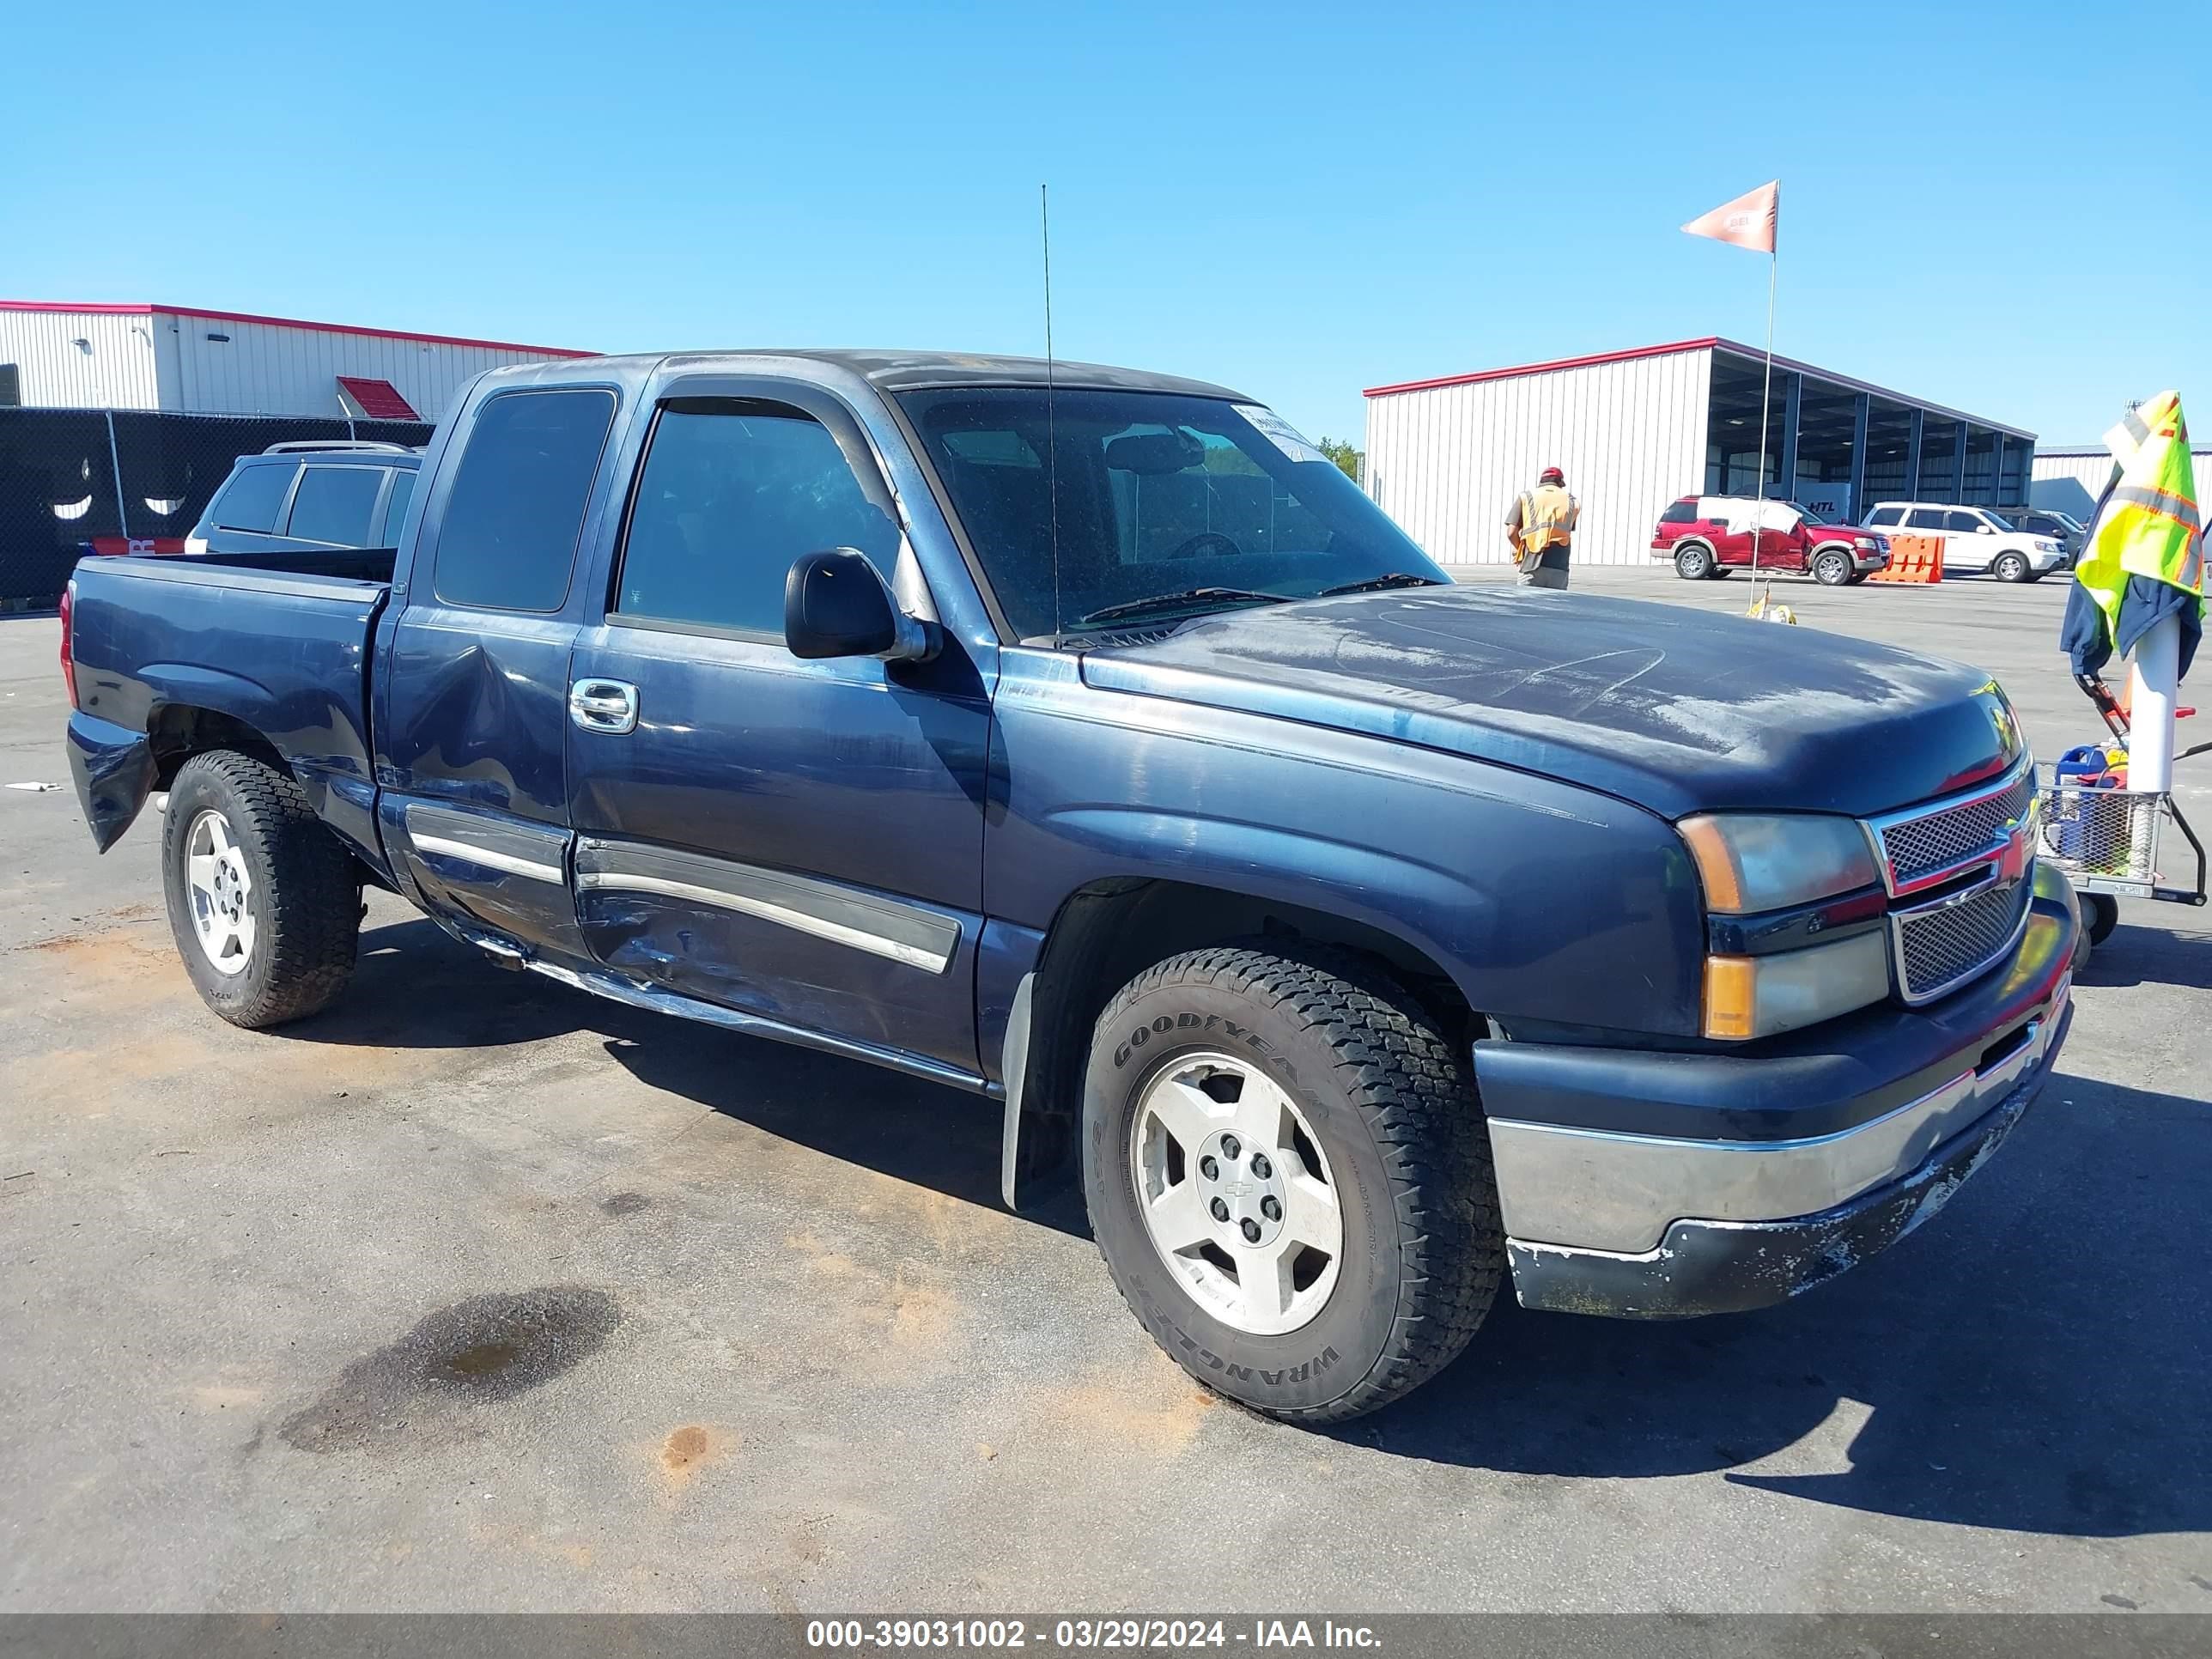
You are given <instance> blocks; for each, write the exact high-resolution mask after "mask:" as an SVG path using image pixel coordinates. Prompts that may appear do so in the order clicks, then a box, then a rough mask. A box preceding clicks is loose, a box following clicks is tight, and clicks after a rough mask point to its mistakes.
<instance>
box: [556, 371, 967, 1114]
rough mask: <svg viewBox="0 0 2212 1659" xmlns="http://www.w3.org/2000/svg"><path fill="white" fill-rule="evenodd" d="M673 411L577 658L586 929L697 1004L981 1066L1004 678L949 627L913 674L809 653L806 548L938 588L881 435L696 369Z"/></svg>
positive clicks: (578, 805) (833, 411) (667, 404)
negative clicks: (990, 833) (993, 675)
mask: <svg viewBox="0 0 2212 1659" xmlns="http://www.w3.org/2000/svg"><path fill="white" fill-rule="evenodd" d="M649 419H650V426H649V428H647V431H646V433H645V435H644V440H643V447H642V453H641V458H640V459H639V461H638V463H637V466H636V477H637V481H636V484H635V489H634V490H633V491H632V499H631V504H630V507H629V515H628V518H627V520H626V522H624V523H623V524H622V525H621V526H619V528H618V533H617V539H616V545H615V546H614V548H613V549H612V554H611V581H610V583H609V584H608V587H607V591H606V593H605V616H604V620H603V621H600V622H599V623H597V625H594V626H589V627H586V629H584V630H583V632H582V633H581V634H580V635H579V636H578V639H577V642H576V650H575V656H574V664H573V669H572V674H571V678H572V681H573V698H572V703H571V715H570V719H569V720H568V726H567V731H566V733H565V735H566V738H567V742H568V755H569V767H568V770H569V780H570V805H569V814H568V816H569V818H570V821H571V823H572V824H573V826H574V829H575V831H576V836H577V839H576V845H575V854H574V861H575V883H576V908H577V913H578V915H579V917H580V921H581V926H582V929H583V933H584V937H585V939H586V940H587V942H588V944H589V946H590V949H591V951H592V953H593V954H594V955H595V956H596V957H598V958H599V960H600V961H602V962H604V963H606V964H607V965H609V966H610V967H612V968H615V969H619V970H622V971H624V972H627V973H630V974H635V975H638V976H640V977H641V978H645V979H648V980H651V981H656V982H658V983H659V984H661V985H664V986H665V987H669V988H671V989H672V990H675V991H678V992H680V993H682V994H685V995H689V996H693V997H699V998H704V999H707V1000H711V1001H714V1002H716V1003H720V1004H721V1005H723V1006H728V1007H732V1008H736V1009H738V1010H741V1011H744V1012H750V1013H752V1014H756V1015H758V1016H761V1017H763V1018H769V1019H773V1020H775V1021H777V1022H779V1023H781V1024H785V1025H787V1026H794V1027H798V1028H800V1029H802V1030H808V1031H812V1032H817V1033H823V1034H826V1035H829V1036H836V1037H840V1038H843V1039H846V1040H848V1041H851V1042H858V1043H862V1044H866V1045H867V1046H868V1047H869V1048H872V1049H874V1050H878V1051H881V1052H889V1053H891V1054H898V1055H904V1056H907V1057H908V1058H909V1059H910V1060H916V1061H920V1062H921V1063H922V1065H923V1069H928V1067H929V1066H931V1065H934V1066H938V1067H940V1068H946V1069H949V1070H951V1071H955V1072H958V1073H963V1074H972V1073H975V1072H976V1070H977V1069H978V1067H977V1060H976V1042H975V947H976V941H977V938H978V934H979V931H980V928H981V914H980V912H981V902H982V901H981V882H982V853H983V801H984V769H985V763H986V757H987V744H988V737H989V729H990V705H989V702H988V699H987V696H986V695H985V692H984V688H983V686H982V685H981V682H980V680H979V679H978V677H977V674H976V671H975V667H974V666H973V665H972V663H971V661H970V659H969V657H968V655H967V654H966V653H965V651H964V649H963V647H962V646H961V645H960V643H959V642H958V641H957V640H955V639H953V638H951V637H950V636H949V635H948V636H947V638H946V641H945V646H944V648H943V650H942V652H941V653H940V654H939V656H938V657H936V658H935V659H933V660H931V661H928V662H926V663H906V664H897V665H886V664H884V663H882V662H879V661H877V660H875V659H868V658H861V659H840V660H831V661H801V660H800V659H798V658H796V657H793V655H792V654H791V653H790V651H789V650H788V649H787V648H786V646H785V644H784V635H783V596H784V579H785V577H786V575H787V573H788V572H789V570H790V568H791V566H792V563H793V561H795V560H796V559H798V558H799V556H801V555H803V554H806V553H811V552H817V551H819V550H823V549H826V548H833V547H852V548H857V549H859V550H860V551H861V552H862V553H864V554H866V556H867V557H868V558H869V559H870V560H871V561H872V562H873V563H874V564H875V565H876V567H877V568H878V570H879V571H881V572H882V573H883V574H884V577H885V579H886V580H892V579H894V577H895V576H896V577H897V578H898V580H899V586H900V591H901V592H902V594H906V595H908V596H909V598H911V597H912V596H914V595H915V593H916V592H917V589H918V586H919V584H920V581H921V577H920V573H919V570H918V568H915V567H914V566H913V565H912V564H911V562H910V561H911V554H910V552H909V551H908V550H907V549H906V547H905V543H904V538H903V537H902V532H901V528H900V522H899V514H898V511H897V505H896V501H895V500H894V498H893V496H892V495H891V492H890V488H889V486H888V485H887V484H886V483H885V481H884V477H883V474H882V472H881V471H880V469H879V468H878V464H877V461H876V459H875V457H874V453H873V451H872V448H871V447H870V445H869V443H868V441H867V440H866V436H865V435H864V433H863V432H862V430H861V428H860V425H859V424H858V422H856V421H855V420H854V416H853V415H852V413H851V411H850V410H848V408H847V407H846V406H845V405H844V404H842V402H841V401H840V400H839V399H838V398H836V397H835V396H833V395H832V394H831V393H830V392H828V391H827V390H825V389H823V388H821V387H817V386H812V385H810V384H806V383H804V382H800V381H796V380H789V381H787V380H763V379H757V378H751V377H747V378H732V377H729V376H712V377H704V376H696V375H695V376H690V377H678V378H675V379H671V380H669V381H667V382H666V383H665V384H664V385H662V386H659V388H657V391H656V396H655V401H654V406H653V409H652V410H651V411H650V416H649ZM902 556H903V557H904V558H905V559H907V560H908V566H907V568H906V570H905V571H904V573H903V574H900V567H901V562H902ZM922 592H925V593H926V590H922ZM923 603H925V604H926V603H927V600H926V599H924V600H923Z"/></svg>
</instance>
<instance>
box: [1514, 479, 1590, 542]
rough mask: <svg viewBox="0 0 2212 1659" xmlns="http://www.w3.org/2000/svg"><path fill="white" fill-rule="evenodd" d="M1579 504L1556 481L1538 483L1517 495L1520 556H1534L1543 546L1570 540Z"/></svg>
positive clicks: (1572, 539) (1580, 505)
mask: <svg viewBox="0 0 2212 1659" xmlns="http://www.w3.org/2000/svg"><path fill="white" fill-rule="evenodd" d="M1582 510H1583V507H1582V503H1581V502H1580V501H1577V500H1576V499H1575V498H1574V497H1573V496H1571V495H1568V494H1567V492H1566V491H1565V489H1561V488H1560V487H1559V485H1558V484H1538V485H1537V486H1536V487H1535V488H1534V489H1532V490H1529V491H1528V493H1527V494H1526V495H1522V497H1521V555H1522V557H1523V558H1534V556H1536V555H1537V554H1539V553H1541V552H1543V551H1544V550H1546V549H1547V548H1553V547H1569V546H1571V545H1572V544H1573V543H1574V538H1575V520H1577V519H1578V518H1580V517H1581V516H1582Z"/></svg>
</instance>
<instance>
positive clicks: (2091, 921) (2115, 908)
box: [2080, 893, 2120, 945]
mask: <svg viewBox="0 0 2212 1659" xmlns="http://www.w3.org/2000/svg"><path fill="white" fill-rule="evenodd" d="M2080 897H2081V924H2082V926H2083V927H2085V928H2086V929H2087V932H2088V935H2089V943H2090V944H2092V945H2102V944H2103V943H2104V942H2105V941H2106V939H2110V938H2112V929H2113V928H2115V927H2118V926H2119V925H2120V902H2119V900H2118V899H2116V898H2114V897H2113V896H2112V895H2111V894H2110V893H2083V894H2081V896H2080Z"/></svg>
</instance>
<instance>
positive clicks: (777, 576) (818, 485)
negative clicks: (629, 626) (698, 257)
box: [614, 401, 899, 638]
mask: <svg viewBox="0 0 2212 1659" xmlns="http://www.w3.org/2000/svg"><path fill="white" fill-rule="evenodd" d="M832 547H853V548H858V549H859V550H860V551H861V552H863V553H865V554H866V555H867V556H868V558H869V560H870V561H871V562H872V563H873V564H874V565H875V567H876V568H877V569H878V570H879V571H881V572H882V573H883V574H884V577H885V579H886V580H888V579H889V578H890V574H891V572H892V570H893V568H894V567H895V565H896V562H897V559H898V548H899V532H898V526H896V524H894V523H892V521H891V519H890V514H889V513H885V512H884V509H883V508H882V507H878V506H877V505H876V504H875V503H874V502H872V501H870V500H869V499H868V496H867V493H866V491H865V490H863V489H861V487H860V480H859V479H858V478H856V477H854V475H853V469H852V467H851V466H850V465H848V463H847V462H846V459H845V456H844V453H843V452H842V451H841V450H840V449H839V448H838V447H837V441H836V439H835V438H833V437H831V436H830V435H829V428H826V427H824V426H823V424H822V423H821V422H819V421H817V420H816V419H814V418H813V417H812V416H810V415H807V414H805V413H803V412H802V411H800V410H796V409H793V408H791V407H790V406H788V405H787V404H776V403H765V402H752V401H743V402H738V401H732V402H727V403H720V402H718V403H712V404H708V403H695V404H690V405H687V406H684V407H670V408H664V409H663V410H661V411H660V416H659V420H658V421H656V422H654V424H653V446H652V447H651V448H650V449H648V450H647V452H646V456H645V467H644V471H643V472H642V473H641V476H640V477H639V479H638V484H637V501H636V505H635V506H634V507H632V508H631V509H630V521H629V535H628V536H627V537H626V538H624V540H623V560H622V580H621V581H620V583H619V585H618V586H617V589H616V592H615V603H614V610H615V611H617V613H618V614H620V615H623V616H627V617H640V618H648V619H651V620H653V621H656V622H674V623H690V624H692V625H694V626H697V627H702V628H717V629H732V630H733V631H737V632H741V633H752V634H772V635H776V636H777V637H779V638H781V636H782V633H783V582H784V578H785V576H787V574H790V570H791V567H792V564H793V561H795V560H797V559H799V557H800V556H803V555H805V554H808V553H818V552H821V551H822V550H824V549H826V548H832Z"/></svg>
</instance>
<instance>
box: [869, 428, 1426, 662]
mask: <svg viewBox="0 0 2212 1659" xmlns="http://www.w3.org/2000/svg"><path fill="white" fill-rule="evenodd" d="M899 401H900V403H901V404H902V407H903V408H904V409H905V410H906V412H907V414H908V417H909V418H910V419H911V420H912V421H913V422H914V423H915V427H916V428H917V429H918V430H919V431H920V433H921V441H922V445H923V447H924V448H926V449H927V451H928V453H929V458H930V460H931V462H932V463H933V465H934V466H935V467H936V469H937V471H938V474H939V477H942V478H943V480H944V481H945V489H946V492H947V493H948V494H949V495H951V499H952V504H953V507H954V508H955V510H956V511H957V513H958V515H959V518H960V520H961V523H962V525H963V527H964V528H965V529H966V531H967V532H968V538H969V542H970V544H972V545H973V546H974V548H975V556H976V558H977V560H978V561H979V562H981V565H982V567H983V570H984V574H986V575H987V577H988V579H989V580H990V584H991V587H992V590H993V592H994V593H995V594H996V595H997V598H998V600H999V604H1000V607H1001V608H1002V609H1003V610H1004V611H1005V612H1006V618H1007V621H1008V622H1009V623H1011V624H1012V627H1013V629H1014V630H1015V631H1016V633H1017V634H1018V635H1021V636H1022V637H1024V638H1034V637H1036V636H1038V635H1050V634H1052V633H1053V632H1054V629H1056V628H1057V629H1060V630H1062V631H1066V632H1073V633H1086V632H1098V631H1102V630H1109V629H1113V628H1116V627H1125V626H1127V625H1128V624H1127V622H1126V621H1124V620H1123V618H1125V617H1128V616H1130V615H1131V614H1132V611H1131V607H1136V608H1137V611H1139V612H1140V613H1142V614H1146V615H1151V616H1155V617H1160V618H1163V619H1168V618H1172V617H1175V616H1176V613H1177V611H1178V610H1179V609H1180V610H1181V611H1182V614H1187V615H1195V614H1199V613H1200V612H1202V611H1206V610H1209V609H1218V608H1221V607H1222V606H1223V605H1231V604H1244V603H1261V604H1264V603H1267V601H1269V600H1273V599H1309V598H1311V597H1313V596H1315V595H1316V594H1318V593H1321V592H1325V591H1328V590H1332V589H1339V588H1344V587H1348V586H1355V585H1361V584H1365V583H1370V582H1376V581H1378V580H1384V579H1389V578H1394V577H1395V578H1402V579H1404V580H1407V581H1408V582H1413V581H1428V582H1443V581H1444V580H1447V579H1446V577H1445V576H1444V574H1443V572H1442V571H1441V570H1439V569H1437V567H1436V566H1435V565H1434V564H1433V563H1431V562H1430V560H1429V559H1428V557H1427V556H1426V555H1425V554H1424V553H1423V552H1422V551H1421V550H1420V549H1419V547H1418V546H1416V545H1415V544H1413V540H1412V538H1409V537H1408V536H1407V534H1406V532H1404V531H1402V530H1401V529H1399V528H1398V526H1396V525H1395V524H1393V523H1392V522H1391V521H1390V520H1389V518H1388V517H1386V516H1385V515H1384V513H1383V510H1382V508H1380V507H1377V506H1376V505H1375V503H1374V502H1373V501H1370V500H1369V499H1368V497H1367V496H1366V495H1364V493H1363V492H1362V491H1361V489H1359V486H1358V485H1357V484H1355V483H1352V480H1351V479H1350V478H1348V477H1346V476H1345V475H1344V473H1343V472H1342V471H1340V469H1339V468H1338V467H1337V466H1336V465H1334V463H1333V462H1331V461H1330V460H1329V459H1328V457H1326V456H1325V455H1323V454H1322V453H1321V452H1320V450H1318V449H1316V448H1315V447H1313V446H1312V445H1311V444H1309V443H1308V442H1306V441H1305V440H1304V439H1303V438H1301V437H1299V436H1298V435H1297V433H1295V432H1293V431H1292V430H1291V428H1289V427H1288V426H1286V425H1285V424H1284V423H1283V422H1282V421H1281V420H1280V419H1279V418H1278V417H1277V416H1274V415H1273V414H1271V413H1270V412H1268V411H1267V410H1265V409H1262V408H1261V407H1259V406H1258V405H1257V404H1232V403H1231V402H1229V401H1228V400H1227V399H1225V398H1206V397H1194V396H1186V395H1183V394H1181V393H1172V392H1121V391H1107V390H1100V389H1095V388H1087V387H1078V388H1071V389H1066V390H1056V391H1054V392H1053V393H1052V394H1051V396H1050V398H1048V397H1047V394H1046V391H1045V388H1043V387H1042V386H1004V387H987V388H962V389H959V390H947V391H936V392H907V393H904V394H903V395H902V397H901V398H900V400H899ZM1208 588H1212V589H1222V588H1230V589H1237V590H1242V593H1243V595H1244V596H1251V597H1241V596H1239V595H1225V594H1220V593H1213V594H1206V593H1202V592H1200V590H1202V589H1208ZM1055 592H1056V594H1057V604H1056V605H1055ZM1101 613H1111V614H1101Z"/></svg>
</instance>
